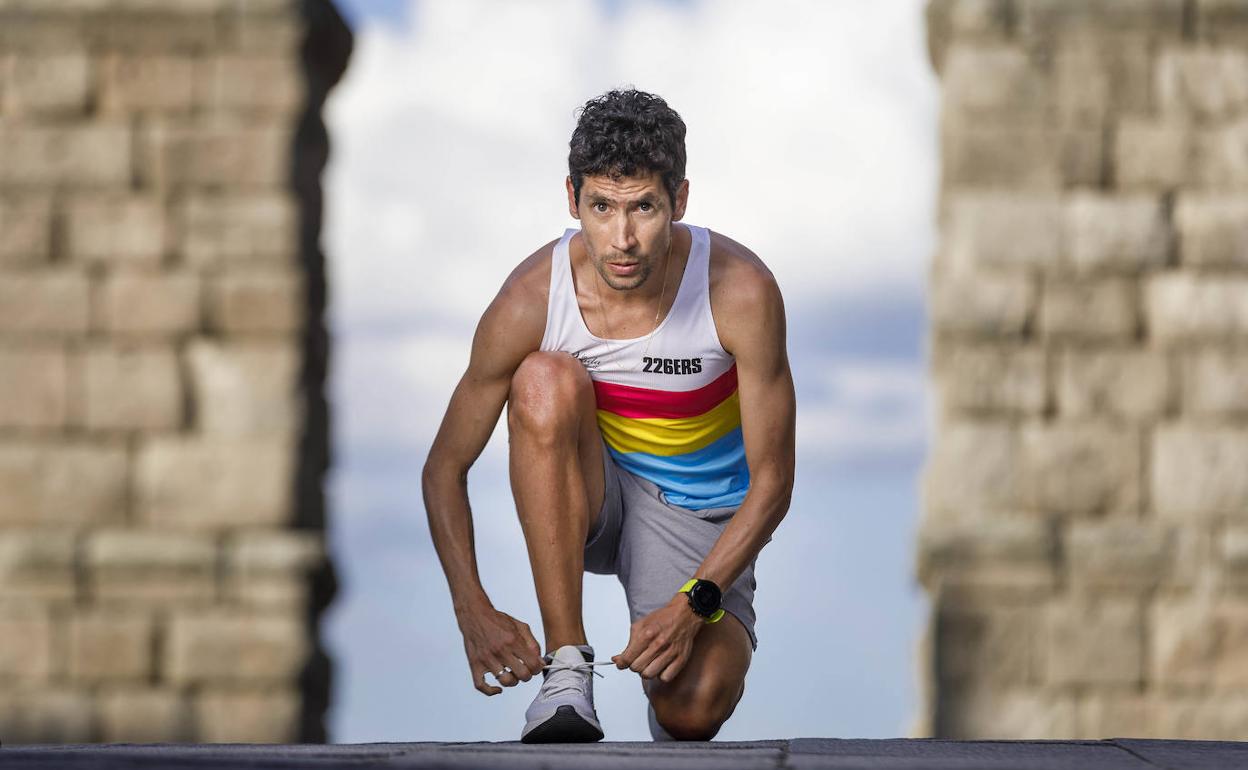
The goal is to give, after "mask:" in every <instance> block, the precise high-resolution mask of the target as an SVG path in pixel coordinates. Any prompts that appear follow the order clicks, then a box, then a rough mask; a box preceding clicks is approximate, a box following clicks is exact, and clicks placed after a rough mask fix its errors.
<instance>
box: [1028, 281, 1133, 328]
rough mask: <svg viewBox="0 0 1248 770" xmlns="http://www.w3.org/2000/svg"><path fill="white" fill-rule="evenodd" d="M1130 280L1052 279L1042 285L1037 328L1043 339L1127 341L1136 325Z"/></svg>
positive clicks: (1131, 282)
mask: <svg viewBox="0 0 1248 770" xmlns="http://www.w3.org/2000/svg"><path fill="white" fill-rule="evenodd" d="M1136 295H1137V287H1136V284H1135V282H1134V281H1132V280H1129V279H1119V278H1104V279H1097V280H1078V281H1072V280H1053V281H1047V282H1046V283H1045V285H1044V294H1043V297H1042V299H1041V301H1040V324H1039V325H1040V331H1041V333H1042V335H1043V336H1044V338H1045V339H1046V340H1050V341H1052V340H1086V341H1097V342H1109V341H1115V340H1117V341H1124V342H1125V341H1130V340H1133V339H1134V338H1135V336H1136V334H1137V333H1138V330H1139V328H1140V317H1139V302H1138V300H1137V296H1136Z"/></svg>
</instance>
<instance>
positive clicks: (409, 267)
mask: <svg viewBox="0 0 1248 770" xmlns="http://www.w3.org/2000/svg"><path fill="white" fill-rule="evenodd" d="M338 3H339V6H340V7H341V8H342V10H343V12H344V15H345V16H346V17H347V18H348V19H349V21H350V23H351V24H352V27H353V29H354V31H355V35H356V41H355V52H354V54H353V57H352V61H351V64H350V67H349V69H348V71H347V74H346V76H345V77H344V79H343V81H342V82H341V83H340V84H339V86H338V87H337V88H336V89H335V90H334V92H333V93H332V94H331V96H330V100H329V102H328V103H327V105H326V108H325V119H326V122H327V124H328V126H329V130H330V136H331V141H332V155H331V159H330V164H329V166H328V168H327V170H326V173H325V177H324V184H325V192H326V206H327V209H326V220H325V229H324V231H323V234H322V239H323V244H324V246H325V249H326V251H327V253H328V255H329V263H330V265H329V266H330V287H331V297H330V305H329V319H330V321H329V322H330V325H331V330H332V334H333V337H334V354H333V355H334V358H333V369H332V373H331V379H330V398H331V403H332V409H333V441H334V445H335V466H334V468H333V470H332V471H331V474H330V479H329V500H330V506H331V508H330V517H331V518H330V521H331V524H330V546H331V551H332V555H333V558H334V560H335V563H336V565H337V569H338V573H339V579H340V583H341V588H340V592H339V595H338V598H337V599H336V601H335V603H334V604H333V605H332V606H331V608H330V610H329V611H328V613H327V614H326V617H325V619H324V621H323V634H324V638H325V640H326V644H327V646H328V647H329V650H330V654H331V656H332V657H333V660H334V663H335V666H336V669H335V680H334V681H335V685H334V694H333V703H332V706H331V710H330V714H329V726H330V736H331V739H332V740H333V741H335V742H343V743H356V742H366V741H480V740H489V741H506V740H516V739H518V737H519V733H520V729H521V727H522V726H523V724H524V719H523V713H524V710H525V708H527V706H528V705H529V703H530V701H531V700H532V698H533V696H534V695H535V694H536V692H537V687H538V681H537V680H534V681H531V682H529V683H524V684H521V685H519V686H517V687H515V688H509V689H505V690H504V692H503V694H501V695H498V696H494V697H491V698H487V697H485V696H483V695H481V694H480V693H478V692H477V691H476V690H474V689H473V688H472V685H471V681H470V672H469V670H468V664H467V659H466V657H465V655H464V651H463V642H462V637H461V636H460V634H459V631H458V628H457V625H456V622H455V617H454V613H453V612H452V609H451V605H450V596H449V592H448V589H447V586H446V580H445V578H444V576H443V574H442V571H441V566H440V564H439V562H438V559H437V555H436V553H435V552H434V549H433V545H432V542H431V539H430V536H429V530H428V525H427V522H426V517H425V511H424V507H423V504H422V501H421V495H420V469H421V466H422V464H423V462H424V458H425V455H426V453H427V451H428V447H429V444H430V442H431V441H432V438H433V435H434V433H435V431H436V430H437V426H438V423H439V421H440V420H441V417H442V413H443V411H444V409H445V407H446V403H447V400H448V398H449V396H450V393H451V391H452V389H453V388H454V385H455V383H456V381H457V380H458V378H459V377H460V375H461V374H462V372H463V369H464V366H465V365H466V363H467V360H468V349H469V344H470V341H471V337H472V332H473V329H474V328H475V324H476V322H477V320H478V319H479V317H480V315H481V312H482V311H483V310H484V309H485V307H486V305H487V304H488V303H489V301H490V300H491V299H492V297H493V296H494V294H495V293H496V292H497V290H498V287H499V286H500V285H501V283H502V281H503V279H504V278H505V277H506V276H507V274H508V273H509V272H510V271H511V269H512V268H513V267H514V266H515V265H516V264H517V263H518V262H519V261H520V260H521V259H523V258H524V257H525V256H527V255H528V254H530V253H531V252H532V251H533V250H535V249H536V248H537V247H538V246H540V245H542V244H544V243H546V242H548V241H549V240H551V239H553V238H556V237H558V236H559V235H560V234H561V233H562V232H563V229H564V228H565V227H575V226H576V222H575V220H573V219H572V218H571V217H569V215H568V213H567V210H566V203H565V201H566V199H565V193H564V188H563V182H564V177H565V175H566V174H567V142H568V138H569V136H570V135H571V132H572V128H573V127H574V125H575V114H576V109H577V107H579V106H580V105H581V104H583V103H584V102H585V101H586V100H587V99H590V98H592V97H594V96H597V95H598V94H600V93H602V92H604V91H606V90H609V89H610V88H613V87H618V86H628V85H631V86H635V87H637V88H640V89H642V90H648V91H652V92H655V93H658V94H660V95H662V96H663V97H664V98H665V99H666V100H667V101H668V103H669V104H670V105H671V106H672V107H674V108H675V109H676V110H677V111H678V112H680V114H681V115H682V117H683V118H684V120H685V122H686V124H687V125H688V136H687V146H688V156H689V161H688V169H687V174H688V178H689V180H690V196H689V207H688V211H687V214H686V217H685V220H686V221H687V222H691V223H693V224H698V225H702V226H705V227H709V228H711V229H713V230H716V231H719V232H722V233H724V234H726V235H728V236H729V237H731V238H733V239H735V240H737V241H740V242H742V243H744V244H745V245H747V246H749V247H750V248H751V249H752V250H753V251H755V252H756V253H757V254H758V255H759V256H760V257H761V258H762V259H763V261H764V262H766V263H767V264H768V266H769V267H770V268H771V269H772V271H773V273H774V274H775V276H776V279H777V281H778V283H779V285H780V288H781V290H782V292H783V294H784V297H785V304H786V311H787V318H788V346H789V357H790V361H791V364H792V370H793V376H794V381H795V385H796V390H797V396H798V412H797V413H798V426H797V471H796V483H795V489H794V494H793V501H792V505H791V507H790V510H789V513H788V515H787V517H786V518H785V520H784V521H783V522H782V523H781V525H780V527H779V528H778V529H777V531H776V533H775V535H774V539H773V541H772V543H771V544H770V545H768V546H767V547H766V548H765V549H764V550H763V552H762V553H761V554H760V556H759V558H758V564H757V568H756V577H757V580H758V590H757V593H756V597H755V609H756V611H757V615H758V625H757V628H756V631H757V634H758V639H759V647H758V650H757V652H756V653H755V655H754V658H753V663H752V665H751V669H750V673H749V676H748V678H747V683H746V688H747V691H746V695H745V697H744V699H743V700H742V701H741V704H740V705H739V706H738V708H737V710H736V713H735V714H734V715H733V717H732V719H730V720H729V722H728V723H727V724H726V725H725V726H724V728H723V729H722V730H721V732H720V734H719V736H718V739H720V740H756V739H766V738H791V737H800V736H824V737H896V736H904V735H906V734H908V732H909V730H910V729H911V725H912V723H913V721H914V720H915V718H916V717H917V716H918V711H919V705H918V688H917V673H916V647H917V643H918V638H919V635H920V633H921V630H922V628H923V626H924V624H925V613H926V611H927V603H926V600H925V598H924V597H923V594H922V592H921V590H920V589H919V588H918V586H917V583H916V581H915V578H914V566H913V564H914V541H915V535H916V526H917V521H918V504H919V503H918V474H919V470H920V467H921V464H922V459H923V455H924V452H925V447H926V442H927V436H928V433H929V430H930V422H931V419H930V410H929V405H928V402H929V395H928V388H927V378H926V375H925V363H924V346H925V342H924V328H923V327H924V316H925V309H924V297H923V293H924V284H925V277H926V273H927V269H926V264H927V260H928V258H929V255H930V254H931V252H932V250H933V248H934V238H935V236H934V227H933V221H934V201H935V193H936V184H937V166H936V111H937V93H936V83H935V79H934V76H933V75H932V73H931V71H930V68H929V66H928V64H927V60H926V56H925V53H924V52H925V47H924V45H923V32H922V2H921V0H890V2H878V1H877V0H841V1H840V2H822V1H821V0H800V1H799V0H775V1H773V2H769V3H758V2H748V1H747V0H715V1H714V2H711V1H710V0H701V1H699V0H632V1H629V0H506V2H504V1H503V0H420V1H419V2H417V0H410V1H409V0H338ZM506 446H507V444H506V425H505V422H504V424H501V425H499V426H498V428H497V429H496V431H495V434H494V437H493V438H492V439H491V442H490V444H489V446H487V448H486V450H485V452H484V453H483V454H482V457H481V459H480V460H479V461H478V462H477V464H476V465H475V466H474V468H473V470H472V471H471V473H470V474H469V496H470V499H471V501H472V508H473V512H474V525H475V530H476V545H477V559H478V563H479V568H480V572H481V577H482V581H483V583H484V586H485V589H486V592H487V593H488V594H489V596H490V598H491V600H492V601H493V603H494V605H495V606H496V607H498V608H499V609H501V610H503V611H505V612H508V613H510V614H512V615H514V616H516V617H518V618H520V619H522V620H525V621H526V622H528V623H529V624H530V625H531V626H533V627H534V628H535V629H540V625H541V623H540V615H539V613H538V608H537V602H536V597H535V595H534V591H533V584H532V576H531V573H530V571H529V565H528V557H527V553H526V550H525V547H524V541H523V538H522V534H521V530H520V526H519V522H518V520H517V518H516V513H515V507H514V504H513V502H512V500H511V497H510V491H509V486H508V480H507V462H506V460H507V458H506ZM584 601H585V608H584V612H585V625H586V629H587V632H588V635H589V641H590V643H591V644H592V645H594V647H595V649H596V652H597V656H598V658H599V659H608V658H609V657H610V656H611V655H614V654H616V653H618V652H620V651H621V650H623V648H624V646H625V645H626V644H627V641H628V627H629V622H628V611H627V607H626V605H625V602H624V596H623V590H622V588H621V587H620V585H619V583H618V582H617V581H616V579H615V578H614V577H611V576H599V575H587V576H586V579H585V598H584ZM539 641H540V639H539ZM605 674H606V678H605V679H595V684H594V686H595V695H596V698H595V701H596V705H597V710H598V714H599V717H600V719H601V720H602V722H603V725H604V729H605V730H606V733H607V740H649V733H648V731H647V729H646V704H645V698H644V695H643V694H642V690H641V684H640V679H639V678H638V677H637V675H636V674H633V673H631V672H627V671H616V670H614V669H610V668H608V669H606V670H605Z"/></svg>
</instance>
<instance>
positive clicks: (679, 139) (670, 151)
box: [568, 88, 685, 205]
mask: <svg viewBox="0 0 1248 770" xmlns="http://www.w3.org/2000/svg"><path fill="white" fill-rule="evenodd" d="M568 146H569V148H570V150H569V152H568V173H569V175H571V177H572V190H573V192H574V193H575V194H576V200H577V203H580V200H581V184H582V183H583V182H584V180H585V175H586V174H589V175H590V176H598V175H606V176H610V177H612V178H619V177H622V176H635V175H637V174H639V173H640V174H646V173H650V172H658V173H659V174H660V175H661V176H662V177H663V186H664V187H666V188H667V193H668V195H669V196H671V199H672V205H675V203H676V190H677V188H679V187H680V183H681V182H683V181H684V179H685V121H683V120H681V119H680V115H678V114H677V113H676V110H673V109H672V108H671V107H668V106H667V102H665V101H663V99H662V97H660V96H656V95H654V94H648V93H646V92H645V91H638V90H637V89H635V88H629V89H625V90H612V91H608V92H606V93H605V94H603V95H602V96H599V97H597V98H594V99H590V100H589V101H588V102H585V106H583V107H581V109H580V114H579V117H578V118H577V121H576V130H574V131H573V132H572V141H571V142H569V143H568Z"/></svg>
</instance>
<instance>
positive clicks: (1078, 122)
mask: <svg viewBox="0 0 1248 770" xmlns="http://www.w3.org/2000/svg"><path fill="white" fill-rule="evenodd" d="M1025 45H1026V46H1027V47H1028V48H1029V49H1030V50H1032V51H1033V52H1034V54H1035V55H1038V56H1052V60H1053V64H1052V69H1053V79H1054V81H1055V84H1056V85H1055V88H1054V91H1055V102H1056V108H1057V120H1058V122H1059V124H1061V125H1065V126H1080V127H1084V128H1093V127H1101V126H1106V125H1108V124H1112V123H1113V122H1114V121H1116V120H1122V119H1131V118H1133V117H1137V116H1141V115H1150V114H1152V113H1153V112H1154V109H1153V102H1154V99H1153V90H1154V77H1153V60H1154V48H1155V47H1156V43H1155V41H1154V40H1153V39H1152V38H1151V36H1150V35H1149V34H1148V33H1147V32H1142V31H1141V32H1126V33H1122V32H1116V33H1114V34H1101V35H1086V34H1075V35H1070V36H1065V37H1062V38H1060V39H1057V40H1054V41H1048V42H1047V43H1045V44H1042V45H1040V46H1036V45H1035V44H1034V43H1032V44H1027V43H1025ZM1050 51H1051V53H1050Z"/></svg>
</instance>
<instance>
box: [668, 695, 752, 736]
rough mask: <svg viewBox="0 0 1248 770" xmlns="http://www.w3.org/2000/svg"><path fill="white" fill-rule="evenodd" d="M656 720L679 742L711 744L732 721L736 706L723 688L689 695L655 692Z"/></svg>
mask: <svg viewBox="0 0 1248 770" xmlns="http://www.w3.org/2000/svg"><path fill="white" fill-rule="evenodd" d="M650 702H651V705H653V706H654V716H655V718H656V719H657V720H658V722H659V724H660V725H662V726H663V729H664V730H666V731H667V733H668V734H669V735H671V736H672V737H673V738H675V739H676V740H678V741H709V740H711V739H712V738H714V737H715V735H716V734H717V733H718V732H719V728H721V727H722V726H723V724H724V722H726V721H728V717H729V715H731V714H732V711H733V708H734V707H735V705H736V704H735V703H734V702H732V698H731V696H730V695H729V694H728V693H727V692H725V691H723V689H722V688H719V687H715V686H703V687H700V688H698V689H695V690H693V691H687V692H673V693H667V692H657V691H656V692H654V694H653V695H652V697H651V698H650Z"/></svg>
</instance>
